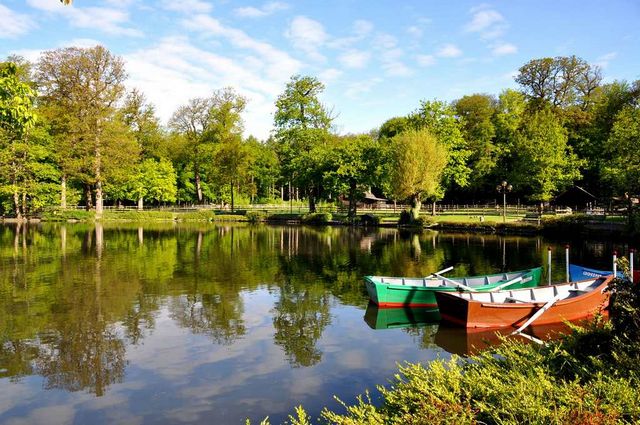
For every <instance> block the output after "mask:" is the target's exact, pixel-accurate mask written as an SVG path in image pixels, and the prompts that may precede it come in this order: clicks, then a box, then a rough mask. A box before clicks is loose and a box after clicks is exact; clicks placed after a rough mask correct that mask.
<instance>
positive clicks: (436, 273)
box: [425, 266, 453, 279]
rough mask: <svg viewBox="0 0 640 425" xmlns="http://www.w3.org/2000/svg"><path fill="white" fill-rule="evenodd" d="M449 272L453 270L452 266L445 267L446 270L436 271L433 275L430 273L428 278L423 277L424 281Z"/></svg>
mask: <svg viewBox="0 0 640 425" xmlns="http://www.w3.org/2000/svg"><path fill="white" fill-rule="evenodd" d="M451 270H453V266H451V267H447V268H446V269H442V270H440V271H437V272H435V273H431V274H430V275H429V276H427V277H425V279H428V278H430V277H434V276H438V275H439V274H442V273H446V272H450V271H451Z"/></svg>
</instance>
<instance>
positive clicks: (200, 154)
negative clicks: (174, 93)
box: [169, 98, 213, 203]
mask: <svg viewBox="0 0 640 425" xmlns="http://www.w3.org/2000/svg"><path fill="white" fill-rule="evenodd" d="M211 124H212V123H211V98H194V99H191V100H189V103H187V104H186V105H183V106H180V107H179V108H178V109H177V110H176V111H175V112H174V114H173V116H172V117H171V120H169V126H170V127H171V128H172V129H173V130H174V131H176V132H178V133H180V134H182V135H184V137H185V139H186V141H187V143H188V147H187V149H188V158H189V162H190V163H191V166H192V168H193V177H194V180H195V191H196V197H197V201H198V202H199V203H202V201H203V200H204V197H203V193H202V167H203V164H206V163H207V162H210V161H211V159H212V157H213V145H212V143H213V140H212V139H211Z"/></svg>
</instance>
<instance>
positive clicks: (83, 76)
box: [37, 46, 137, 217]
mask: <svg viewBox="0 0 640 425" xmlns="http://www.w3.org/2000/svg"><path fill="white" fill-rule="evenodd" d="M125 78H126V73H125V70H124V62H123V61H122V59H121V58H119V57H117V56H114V55H112V54H111V53H110V52H109V51H108V50H107V49H105V48H104V47H102V46H96V47H92V48H78V47H68V48H64V49H57V50H52V51H47V52H44V53H43V54H42V56H41V58H40V60H39V62H38V65H37V80H38V84H39V87H40V88H41V90H42V103H43V106H44V107H45V108H49V114H48V116H49V117H50V119H51V120H52V126H54V127H57V131H56V132H57V133H58V134H62V135H63V137H61V138H60V139H59V140H60V142H61V145H60V146H59V148H58V152H59V153H60V163H61V168H62V169H63V176H62V193H63V194H62V197H61V198H62V199H63V200H64V198H65V193H64V192H65V190H66V178H67V177H68V174H71V175H72V177H74V178H76V179H78V180H79V181H81V183H83V184H84V185H85V189H86V192H87V195H88V199H87V206H89V205H90V204H91V199H90V198H91V194H90V188H94V189H95V198H96V215H97V216H98V217H99V216H100V215H102V209H103V185H104V183H105V180H108V179H109V177H110V176H109V175H108V174H105V166H106V167H110V166H113V165H114V164H113V162H114V161H116V159H114V158H112V157H110V156H109V154H110V153H117V154H124V153H125V152H129V151H130V150H131V149H135V147H134V145H133V143H132V140H131V138H129V137H125V138H122V137H112V136H113V135H112V134H110V131H112V130H114V129H117V128H118V127H119V125H118V124H116V123H115V121H117V116H116V106H117V103H118V102H119V101H120V100H121V99H122V96H123V94H124V80H125ZM129 153H131V152H129ZM127 158H132V159H133V160H135V159H137V156H136V155H122V156H121V157H120V158H119V159H117V160H118V161H123V160H124V161H125V162H124V163H123V162H119V163H118V164H117V165H118V166H119V167H122V166H123V165H125V164H126V163H127V161H129V160H128V159H127ZM112 169H113V168H112Z"/></svg>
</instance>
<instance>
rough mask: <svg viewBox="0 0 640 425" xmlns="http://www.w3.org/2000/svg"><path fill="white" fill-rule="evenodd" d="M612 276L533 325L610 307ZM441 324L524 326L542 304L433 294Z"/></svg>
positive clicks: (581, 316) (557, 306)
mask: <svg viewBox="0 0 640 425" xmlns="http://www.w3.org/2000/svg"><path fill="white" fill-rule="evenodd" d="M611 279H612V277H609V278H606V279H602V282H603V283H602V284H600V285H599V286H598V287H597V288H595V289H594V290H593V291H590V292H589V293H586V294H583V295H580V296H576V297H573V298H568V299H563V300H560V301H558V302H556V303H555V304H554V305H552V306H551V307H550V308H549V309H548V310H547V311H545V312H544V313H543V314H542V315H541V316H540V317H539V318H538V319H536V321H535V324H536V326H541V325H551V324H557V323H563V322H565V321H575V320H580V319H585V318H588V317H591V316H594V315H595V314H597V313H598V312H600V311H602V310H604V309H606V308H607V307H608V305H609V292H607V291H605V289H606V288H607V286H608V283H609V282H610V281H611ZM436 299H437V302H438V308H439V309H440V316H441V317H442V320H443V321H446V322H448V323H450V324H453V325H456V326H462V327H466V328H485V329H489V328H505V327H518V326H520V325H522V324H524V323H525V322H526V321H527V320H528V319H529V318H530V317H531V316H532V315H533V314H534V313H535V312H536V311H538V309H540V308H541V307H542V306H543V305H544V304H545V302H542V301H541V302H528V303H492V302H484V301H477V300H468V299H464V298H461V297H457V296H455V295H453V294H448V293H436Z"/></svg>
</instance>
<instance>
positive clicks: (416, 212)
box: [410, 196, 422, 221]
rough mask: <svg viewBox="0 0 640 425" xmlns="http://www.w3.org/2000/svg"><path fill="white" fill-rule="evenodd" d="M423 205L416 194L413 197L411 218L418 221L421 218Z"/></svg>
mask: <svg viewBox="0 0 640 425" xmlns="http://www.w3.org/2000/svg"><path fill="white" fill-rule="evenodd" d="M421 207H422V202H420V198H418V197H417V196H414V197H412V198H411V209H410V212H411V219H412V220H413V221H416V220H418V219H419V218H420V208H421Z"/></svg>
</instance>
